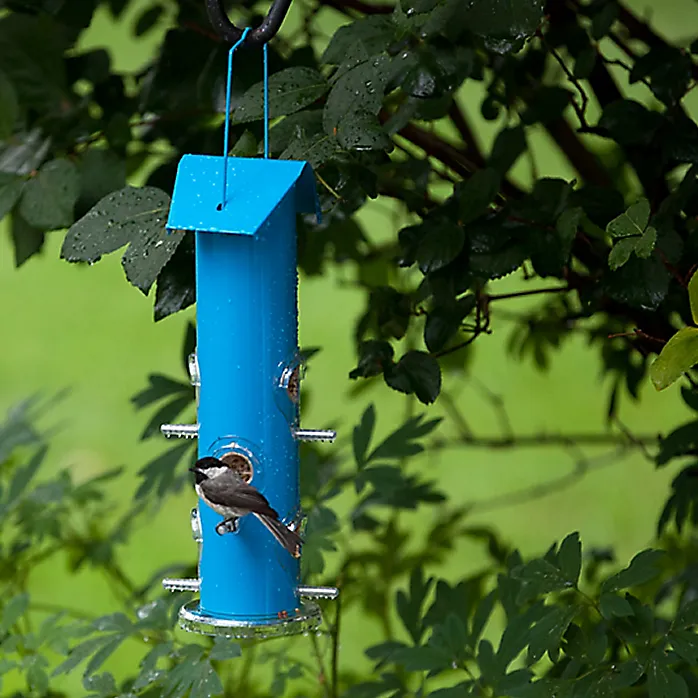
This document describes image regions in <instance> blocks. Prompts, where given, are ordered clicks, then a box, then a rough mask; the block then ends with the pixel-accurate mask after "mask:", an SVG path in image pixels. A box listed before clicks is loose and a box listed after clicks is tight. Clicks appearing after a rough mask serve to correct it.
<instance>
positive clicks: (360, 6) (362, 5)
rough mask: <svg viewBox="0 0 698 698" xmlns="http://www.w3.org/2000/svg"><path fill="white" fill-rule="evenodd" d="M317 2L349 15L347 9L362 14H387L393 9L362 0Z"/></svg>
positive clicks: (326, 0) (321, 0) (320, 0)
mask: <svg viewBox="0 0 698 698" xmlns="http://www.w3.org/2000/svg"><path fill="white" fill-rule="evenodd" d="M319 4H320V5H324V6H326V7H331V8H333V9H335V10H338V11H339V12H341V13H342V14H345V15H348V16H350V17H351V13H350V12H349V10H353V11H354V12H360V13H361V14H364V15H389V14H392V13H393V11H394V9H395V8H394V7H393V6H390V5H372V4H371V3H369V2H364V0H319Z"/></svg>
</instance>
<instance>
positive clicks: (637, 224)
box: [606, 198, 650, 238]
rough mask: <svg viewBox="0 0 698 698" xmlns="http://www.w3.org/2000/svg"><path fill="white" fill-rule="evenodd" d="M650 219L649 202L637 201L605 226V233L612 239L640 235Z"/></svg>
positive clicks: (645, 200) (644, 200)
mask: <svg viewBox="0 0 698 698" xmlns="http://www.w3.org/2000/svg"><path fill="white" fill-rule="evenodd" d="M649 219H650V202H649V201H648V200H647V199H644V198H643V199H639V200H638V201H636V202H635V203H634V204H632V205H631V206H629V207H628V209H627V210H626V211H625V212H624V213H621V214H620V216H618V217H616V218H614V219H613V220H612V221H611V222H610V223H609V224H608V225H607V226H606V232H607V233H609V235H611V236H612V237H615V238H623V237H629V236H632V235H642V233H643V232H644V231H645V228H646V227H647V223H649Z"/></svg>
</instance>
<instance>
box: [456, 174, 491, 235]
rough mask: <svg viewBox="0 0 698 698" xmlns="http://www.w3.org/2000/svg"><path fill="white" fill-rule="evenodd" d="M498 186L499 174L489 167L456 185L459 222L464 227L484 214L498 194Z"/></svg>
mask: <svg viewBox="0 0 698 698" xmlns="http://www.w3.org/2000/svg"><path fill="white" fill-rule="evenodd" d="M499 185H500V175H499V173H498V172H497V171H496V170H494V169H492V168H489V167H488V168H485V169H484V170H478V171H477V172H475V174H473V175H472V176H471V177H470V178H469V179H467V180H466V181H465V182H463V183H461V184H458V185H456V190H455V196H456V198H457V200H458V216H459V222H460V223H461V224H462V225H465V224H466V223H470V221H473V220H475V219H476V218H478V217H479V216H481V215H482V214H483V213H486V212H487V210H488V209H489V205H490V204H491V203H492V202H493V201H494V198H495V197H496V196H497V193H498V192H499Z"/></svg>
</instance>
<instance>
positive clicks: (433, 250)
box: [417, 220, 465, 274]
mask: <svg viewBox="0 0 698 698" xmlns="http://www.w3.org/2000/svg"><path fill="white" fill-rule="evenodd" d="M464 243H465V232H464V231H463V228H461V227H460V226H459V225H456V224H455V223H451V222H450V221H447V220H443V221H437V222H435V223H433V224H431V225H429V226H428V227H427V228H426V234H425V235H424V237H422V239H421V241H420V242H419V244H418V245H417V262H418V263H419V268H420V269H421V271H422V273H423V274H428V273H429V272H432V271H436V270H437V269H441V267H445V266H446V265H447V264H448V263H449V262H452V261H453V260H454V259H455V258H456V257H457V256H458V254H459V253H460V251H461V250H462V249H463V245H464Z"/></svg>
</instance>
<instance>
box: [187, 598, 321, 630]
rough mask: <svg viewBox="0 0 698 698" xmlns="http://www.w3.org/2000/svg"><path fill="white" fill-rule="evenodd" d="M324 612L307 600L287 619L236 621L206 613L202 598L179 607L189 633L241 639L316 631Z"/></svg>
mask: <svg viewBox="0 0 698 698" xmlns="http://www.w3.org/2000/svg"><path fill="white" fill-rule="evenodd" d="M321 620H322V615H321V613H320V608H319V606H318V605H317V604H314V603H312V602H309V601H303V602H301V604H300V613H296V614H294V615H293V616H291V615H289V616H288V617H285V618H267V619H261V620H233V619H230V618H218V617H216V616H210V615H208V614H207V613H204V612H203V611H202V610H201V608H200V606H199V602H198V601H196V600H195V601H190V602H189V603H186V604H184V606H182V608H180V609H179V626H180V627H181V628H183V629H184V630H188V631H189V632H193V633H199V634H200V635H212V636H215V637H230V638H236V639H239V640H242V639H246V640H265V639H267V638H271V637H284V636H287V635H300V634H301V633H308V632H313V631H315V630H316V629H317V627H318V626H319V625H320V622H321Z"/></svg>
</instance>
